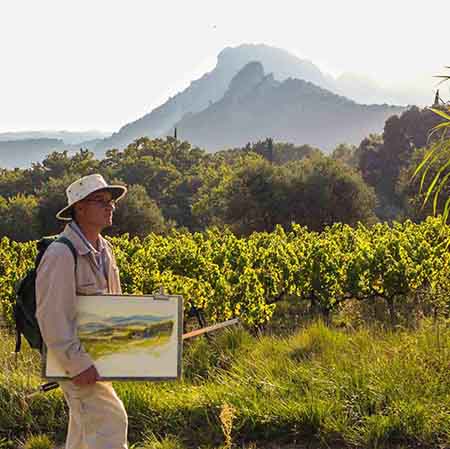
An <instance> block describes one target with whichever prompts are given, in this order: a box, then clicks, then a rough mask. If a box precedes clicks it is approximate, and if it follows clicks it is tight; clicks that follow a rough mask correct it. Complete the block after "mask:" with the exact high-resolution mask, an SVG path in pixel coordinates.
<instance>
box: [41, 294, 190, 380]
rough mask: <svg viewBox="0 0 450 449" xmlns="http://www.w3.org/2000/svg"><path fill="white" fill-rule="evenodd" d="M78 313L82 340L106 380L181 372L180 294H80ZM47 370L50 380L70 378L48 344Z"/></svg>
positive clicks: (160, 376)
mask: <svg viewBox="0 0 450 449" xmlns="http://www.w3.org/2000/svg"><path fill="white" fill-rule="evenodd" d="M76 316H77V329H78V335H79V337H80V341H81V343H82V345H83V347H84V348H85V350H86V351H87V352H88V353H89V355H90V356H91V358H92V359H93V360H94V364H95V366H96V368H97V371H98V372H99V374H100V376H101V378H102V380H170V379H178V378H179V377H180V376H181V356H182V354H181V352H182V329H183V325H182V320H183V305H182V297H181V296H175V295H142V296H135V295H94V296H78V297H77V315H76ZM42 374H43V377H44V378H46V379H49V380H62V379H68V378H69V376H68V375H67V373H66V372H65V370H64V368H62V367H61V365H60V364H59V363H58V361H57V360H56V358H55V356H54V355H53V354H52V351H51V350H47V348H44V355H43V367H42Z"/></svg>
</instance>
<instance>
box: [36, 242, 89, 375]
mask: <svg viewBox="0 0 450 449" xmlns="http://www.w3.org/2000/svg"><path fill="white" fill-rule="evenodd" d="M75 304H76V283H75V261H74V257H73V255H72V253H71V251H70V249H69V248H68V247H67V246H66V245H63V244H61V243H52V244H51V245H50V246H49V247H48V248H47V250H46V251H45V253H44V256H43V258H42V260H41V262H40V264H39V266H38V269H37V273H36V318H37V321H38V323H39V328H40V330H41V334H42V338H43V340H44V343H45V344H46V346H47V349H48V350H49V351H52V354H53V355H54V356H55V358H56V360H57V361H58V362H59V364H60V365H61V367H62V368H63V369H64V370H65V371H66V374H67V375H68V376H69V377H75V376H77V375H78V374H80V373H81V372H83V371H85V370H86V369H87V368H89V367H90V366H91V365H93V364H94V363H93V361H92V359H91V357H90V356H89V354H88V353H87V352H86V351H85V350H84V348H83V347H82V345H81V342H80V339H79V338H78V335H77V327H76V309H75Z"/></svg>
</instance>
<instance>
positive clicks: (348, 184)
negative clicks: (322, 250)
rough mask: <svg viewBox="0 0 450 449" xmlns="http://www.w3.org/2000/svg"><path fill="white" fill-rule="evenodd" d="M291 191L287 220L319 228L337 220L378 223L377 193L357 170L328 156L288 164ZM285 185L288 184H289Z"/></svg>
mask: <svg viewBox="0 0 450 449" xmlns="http://www.w3.org/2000/svg"><path fill="white" fill-rule="evenodd" d="M282 179H284V180H286V184H285V186H286V187H287V191H286V193H285V194H284V195H280V198H282V201H283V204H284V205H285V217H284V224H285V225H287V224H289V223H291V222H296V223H299V224H301V225H306V226H308V228H310V229H312V230H316V231H320V230H323V229H324V228H325V227H326V226H330V225H332V224H333V223H336V222H340V223H347V224H349V225H352V226H354V225H356V224H357V223H358V222H362V223H369V224H370V223H374V222H375V221H376V216H375V214H374V208H375V205H376V195H375V193H374V191H373V188H371V187H369V186H368V185H367V184H366V183H365V182H364V181H363V179H362V178H361V176H360V175H359V174H358V173H356V172H355V171H354V170H352V169H350V168H349V167H347V166H345V165H343V164H342V163H340V162H337V161H334V160H332V159H331V158H327V157H315V158H311V159H306V160H304V161H301V162H296V163H292V164H290V165H287V166H285V167H284V173H283V175H282ZM286 187H285V188H286Z"/></svg>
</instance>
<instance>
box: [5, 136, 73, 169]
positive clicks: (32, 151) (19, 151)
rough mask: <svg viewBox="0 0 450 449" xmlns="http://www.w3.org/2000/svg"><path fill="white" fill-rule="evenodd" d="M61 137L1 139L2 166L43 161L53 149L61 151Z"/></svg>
mask: <svg viewBox="0 0 450 449" xmlns="http://www.w3.org/2000/svg"><path fill="white" fill-rule="evenodd" d="M64 146H65V144H64V142H63V141H62V140H61V139H47V138H43V139H22V140H7V141H3V142H2V141H0V168H9V169H11V168H15V167H21V168H25V167H29V166H31V163H32V162H41V161H42V160H43V159H44V158H45V156H47V154H49V153H51V152H52V151H61V150H62V149H63V148H64Z"/></svg>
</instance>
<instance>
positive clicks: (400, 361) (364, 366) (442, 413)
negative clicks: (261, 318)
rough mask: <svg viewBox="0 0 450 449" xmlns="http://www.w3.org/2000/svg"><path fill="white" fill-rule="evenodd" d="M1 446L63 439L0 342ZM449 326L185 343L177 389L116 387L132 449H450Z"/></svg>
mask: <svg viewBox="0 0 450 449" xmlns="http://www.w3.org/2000/svg"><path fill="white" fill-rule="evenodd" d="M1 338H2V341H3V342H4V343H3V345H2V347H1V348H0V363H1V364H2V366H6V369H5V370H3V371H2V372H1V373H0V442H1V441H2V438H4V440H5V441H8V440H9V441H25V440H26V438H27V437H28V436H29V435H33V434H34V435H38V434H46V435H48V436H49V438H51V439H52V440H56V441H62V440H63V438H64V432H65V429H66V425H67V412H66V409H65V405H64V401H63V398H62V394H61V392H60V391H59V390H57V391H54V392H52V393H47V394H45V395H39V396H37V397H36V398H35V399H33V400H30V401H26V400H25V395H26V393H27V392H29V391H31V390H33V388H35V387H36V386H37V385H38V384H39V382H40V380H39V377H38V371H39V370H38V360H37V358H36V356H35V355H34V354H32V353H31V352H29V351H28V352H27V351H26V352H25V353H24V354H20V355H19V357H18V358H17V360H14V357H13V356H12V355H11V354H10V351H12V348H13V339H12V338H11V337H8V336H5V335H2V336H1ZM449 369H450V329H449V328H448V326H444V325H441V327H440V328H439V331H437V330H436V327H435V326H433V325H431V324H430V323H427V322H424V323H423V325H422V326H421V327H420V328H419V329H418V330H415V331H412V330H411V331H407V330H397V331H395V332H389V331H381V330H374V329H368V328H363V329H360V330H354V331H344V330H336V329H332V328H328V327H326V326H324V325H323V324H321V323H313V324H311V325H309V326H308V327H307V328H305V329H303V330H301V331H299V332H297V333H295V334H294V335H291V336H286V337H283V338H281V337H274V336H260V337H254V336H251V335H250V334H249V333H248V332H246V331H245V330H243V329H234V330H231V331H225V332H222V333H220V334H217V336H216V337H215V338H214V339H213V340H212V341H211V342H208V341H207V340H206V339H204V338H199V339H196V340H192V341H190V342H189V343H188V344H186V345H185V350H184V379H183V381H181V382H177V383H176V382H173V383H169V382H165V383H151V382H147V383H144V382H139V383H132V382H128V383H127V382H123V383H117V384H116V385H115V387H116V390H117V392H118V394H119V396H120V397H121V398H122V400H123V401H124V404H125V407H126V408H127V411H128V414H129V423H130V427H129V440H130V442H131V443H133V444H134V447H135V448H137V447H142V448H158V449H171V448H173V449H185V448H200V447H201V448H205V449H207V448H211V449H212V448H226V449H231V448H232V447H246V448H248V449H250V448H253V449H259V448H265V449H268V448H277V447H283V448H288V447H289V448H291V447H292V448H293V447H297V448H298V447H303V446H302V445H304V446H305V447H311V446H312V447H335V448H346V447H349V448H384V447H386V448H388V447H389V448H394V447H395V448H401V447H403V448H406V447H407V448H419V447H421V448H430V449H431V448H433V449H434V448H438V447H442V448H445V447H450V376H449V375H448V373H449ZM0 447H2V446H1V443H0Z"/></svg>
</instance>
